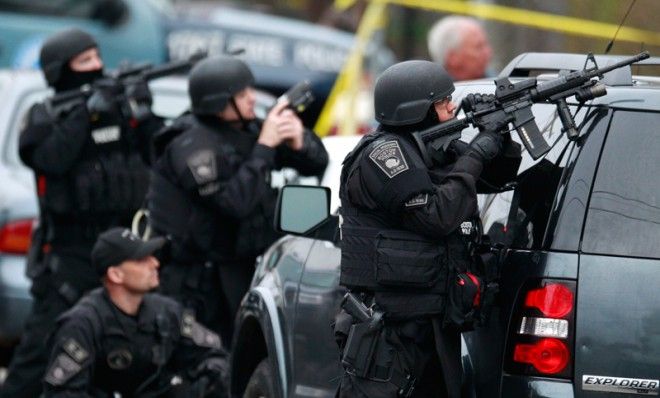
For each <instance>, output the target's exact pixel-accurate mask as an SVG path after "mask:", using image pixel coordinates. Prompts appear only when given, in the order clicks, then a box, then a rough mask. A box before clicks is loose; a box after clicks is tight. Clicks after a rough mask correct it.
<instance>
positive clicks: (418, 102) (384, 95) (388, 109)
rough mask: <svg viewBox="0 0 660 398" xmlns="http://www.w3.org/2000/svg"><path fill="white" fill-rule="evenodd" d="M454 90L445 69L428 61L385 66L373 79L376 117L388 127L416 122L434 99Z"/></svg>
mask: <svg viewBox="0 0 660 398" xmlns="http://www.w3.org/2000/svg"><path fill="white" fill-rule="evenodd" d="M453 92H454V82H453V81H452V79H451V77H449V74H447V72H446V71H445V69H444V68H443V67H442V66H440V65H438V64H436V63H435V62H430V61H404V62H400V63H398V64H394V65H392V66H390V67H389V68H387V69H386V70H385V71H384V72H383V73H382V74H381V75H380V76H379V77H378V80H377V81H376V87H375V89H374V108H375V113H376V120H378V122H379V123H382V124H386V125H389V126H406V125H411V124H415V123H419V122H421V121H422V120H424V118H426V115H427V113H428V111H429V109H430V107H431V105H433V103H434V102H437V101H440V100H441V99H443V98H445V97H447V96H449V95H450V94H451V93H453Z"/></svg>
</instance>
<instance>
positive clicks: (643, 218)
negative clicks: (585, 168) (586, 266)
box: [582, 111, 660, 258]
mask: <svg viewBox="0 0 660 398" xmlns="http://www.w3.org/2000/svg"><path fill="white" fill-rule="evenodd" d="M659 125H660V113H651V112H648V113H644V112H630V111H618V112H615V113H614V116H613V119H612V124H611V127H610V131H609V133H608V137H607V141H606V143H605V146H604V148H603V154H602V157H601V160H600V165H599V167H598V172H597V174H596V181H595V183H594V187H593V191H592V193H591V199H590V201H589V209H588V213H587V220H586V225H585V231H584V238H583V244H582V250H583V251H584V252H589V253H597V254H610V255H622V256H635V257H652V258H657V257H660V172H659V170H658V153H660V133H659V132H658V126H659Z"/></svg>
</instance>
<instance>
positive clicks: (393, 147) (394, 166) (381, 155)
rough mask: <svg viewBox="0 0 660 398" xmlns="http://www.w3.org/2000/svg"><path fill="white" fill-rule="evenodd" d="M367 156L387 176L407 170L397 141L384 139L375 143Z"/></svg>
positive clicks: (406, 163) (391, 176)
mask: <svg viewBox="0 0 660 398" xmlns="http://www.w3.org/2000/svg"><path fill="white" fill-rule="evenodd" d="M369 158H370V159H371V160H372V161H373V162H374V163H376V165H377V166H378V168H380V169H381V170H382V171H383V172H384V173H385V174H386V175H387V176H388V177H389V178H394V177H395V176H396V175H397V174H400V173H403V172H404V171H406V170H408V168H409V167H408V162H406V158H405V157H404V156H403V152H401V147H399V143H398V142H397V141H394V140H392V141H385V142H383V143H381V144H379V145H377V146H376V147H375V148H374V149H373V150H372V151H371V153H370V154H369Z"/></svg>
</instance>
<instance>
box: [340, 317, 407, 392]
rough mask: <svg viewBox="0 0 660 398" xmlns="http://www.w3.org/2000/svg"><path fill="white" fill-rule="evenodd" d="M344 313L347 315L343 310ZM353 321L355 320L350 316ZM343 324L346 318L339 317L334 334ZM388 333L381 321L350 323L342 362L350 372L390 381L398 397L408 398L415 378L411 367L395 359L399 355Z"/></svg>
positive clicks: (343, 326)
mask: <svg viewBox="0 0 660 398" xmlns="http://www.w3.org/2000/svg"><path fill="white" fill-rule="evenodd" d="M344 314H346V315H348V314H347V313H346V312H344ZM340 315H341V313H340ZM349 316H350V315H349ZM353 321H354V322H355V321H357V319H355V318H353ZM375 325H378V326H376V327H375ZM345 326H346V320H345V319H342V317H339V316H338V318H337V323H336V325H335V334H336V335H337V333H341V332H342V330H341V329H344V328H345ZM390 332H391V331H389V330H388V329H387V328H385V327H384V326H383V323H382V322H369V320H367V321H358V322H357V323H353V324H352V325H351V326H350V329H349V331H348V337H347V339H346V344H345V346H344V347H343V351H342V355H341V364H342V366H343V367H344V369H345V371H346V373H348V374H349V375H352V376H355V377H358V378H363V379H367V380H369V381H374V382H381V383H390V384H392V385H394V386H395V387H396V388H397V389H398V396H399V397H409V396H411V394H412V392H413V390H414V388H415V382H416V378H415V377H414V375H413V373H414V372H413V371H412V369H410V368H407V369H404V368H403V367H402V361H399V360H397V355H399V354H398V352H397V347H396V346H395V345H394V344H392V343H391V342H390V340H389V337H390V336H389V334H390ZM410 366H414V365H413V364H409V367H410Z"/></svg>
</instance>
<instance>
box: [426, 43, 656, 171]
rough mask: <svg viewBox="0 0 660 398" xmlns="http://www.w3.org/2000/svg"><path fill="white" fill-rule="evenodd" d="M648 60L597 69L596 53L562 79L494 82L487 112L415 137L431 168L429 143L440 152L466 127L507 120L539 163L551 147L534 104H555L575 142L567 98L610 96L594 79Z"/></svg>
mask: <svg viewBox="0 0 660 398" xmlns="http://www.w3.org/2000/svg"><path fill="white" fill-rule="evenodd" d="M647 58H649V53H648V51H645V52H642V53H639V54H637V55H635V56H633V57H630V58H626V59H624V60H622V61H620V62H617V63H614V64H612V65H609V66H606V67H604V68H598V65H597V64H596V59H595V58H594V56H593V54H589V55H588V56H587V61H586V62H585V66H584V68H583V69H582V70H579V71H575V72H571V73H566V74H560V76H559V77H557V78H555V79H552V80H549V81H545V82H541V83H537V81H536V78H530V79H525V80H522V81H520V82H517V83H511V81H510V80H509V79H508V78H507V77H501V78H499V79H495V87H496V88H495V101H494V102H492V103H491V104H489V105H488V106H487V107H486V108H485V109H484V108H481V109H479V110H475V111H471V110H469V109H468V110H466V112H465V117H462V118H455V119H452V120H449V121H447V122H444V123H441V124H439V125H437V126H434V127H431V128H429V129H426V130H422V131H418V132H415V133H413V137H414V138H415V141H416V142H417V145H418V146H419V147H420V149H421V150H422V154H423V155H424V156H425V159H424V160H425V162H427V164H429V165H430V163H431V160H430V157H429V156H428V155H427V150H426V147H427V145H429V144H430V143H431V146H432V148H433V149H435V150H439V149H440V148H439V147H440V146H443V147H445V149H446V145H448V144H449V142H451V141H453V140H454V139H457V138H459V137H460V132H461V130H463V129H464V128H466V127H467V126H469V125H473V126H478V125H480V124H488V122H489V121H490V122H492V121H494V119H498V120H502V119H504V120H507V121H509V122H511V123H512V124H513V127H514V128H515V129H516V131H517V133H518V136H519V137H520V140H521V141H522V142H523V144H524V145H525V148H526V149H527V151H528V152H529V154H530V155H531V156H532V158H534V160H536V159H538V158H540V157H541V156H543V155H544V154H546V153H547V152H548V151H549V150H550V149H551V147H550V146H549V145H548V143H547V142H546V141H545V139H544V138H543V136H542V135H541V131H540V130H539V128H538V126H537V124H536V121H535V120H534V115H533V114H532V105H533V104H535V103H550V104H555V105H556V106H557V113H558V115H559V119H560V120H561V123H562V126H563V128H562V132H565V133H566V135H567V137H568V139H570V140H575V139H577V137H578V134H579V133H578V130H577V127H576V125H575V120H574V119H573V115H571V113H570V110H569V108H568V105H567V103H566V99H567V98H569V97H572V96H575V98H576V99H577V101H578V102H579V103H580V105H581V104H583V103H584V102H586V101H589V100H592V99H594V98H596V97H601V96H603V95H605V94H607V89H606V88H605V85H604V84H603V83H601V82H600V81H599V80H596V79H595V78H599V79H602V78H603V75H604V74H605V73H607V72H610V71H612V70H614V69H618V68H621V67H624V66H627V65H631V64H633V63H635V62H639V61H642V60H644V59H647ZM589 62H591V63H593V66H592V67H590V68H587V64H588V63H589ZM441 138H442V139H441Z"/></svg>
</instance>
